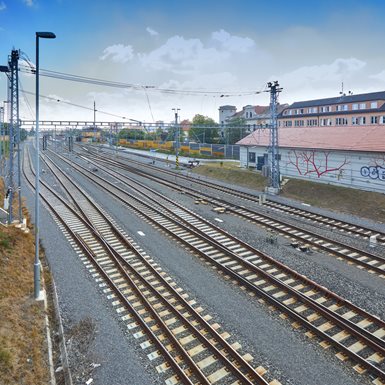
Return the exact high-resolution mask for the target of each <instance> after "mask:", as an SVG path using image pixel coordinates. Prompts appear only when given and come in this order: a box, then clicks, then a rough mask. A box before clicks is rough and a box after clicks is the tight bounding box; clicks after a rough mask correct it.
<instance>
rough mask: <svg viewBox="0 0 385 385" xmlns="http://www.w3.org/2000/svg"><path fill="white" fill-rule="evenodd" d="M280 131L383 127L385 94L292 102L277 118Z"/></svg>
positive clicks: (383, 92)
mask: <svg viewBox="0 0 385 385" xmlns="http://www.w3.org/2000/svg"><path fill="white" fill-rule="evenodd" d="M278 122H279V126H280V127H330V126H336V127H338V126H365V125H373V124H385V91H381V92H372V93H368V94H359V95H341V96H339V97H335V98H326V99H317V100H307V101H302V102H295V103H293V104H291V105H290V106H287V107H286V108H285V109H283V111H282V112H281V113H280V114H279V116H278Z"/></svg>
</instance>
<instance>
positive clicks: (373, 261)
mask: <svg viewBox="0 0 385 385" xmlns="http://www.w3.org/2000/svg"><path fill="white" fill-rule="evenodd" d="M80 156H81V157H83V158H84V159H85V160H86V161H87V162H90V163H92V164H94V165H95V166H96V167H99V168H100V167H102V168H103V166H101V164H100V163H96V162H95V161H94V160H93V159H91V158H89V157H85V156H84V155H80ZM99 162H102V163H103V164H104V165H109V166H111V165H112V166H114V165H116V162H114V161H112V160H110V161H108V160H105V159H103V160H102V159H99ZM118 167H123V168H124V170H126V171H129V172H131V173H135V174H137V175H140V176H143V177H145V178H148V179H151V180H153V181H155V182H157V183H160V184H163V185H166V186H167V187H169V188H171V189H174V190H175V189H176V190H179V191H181V192H183V193H184V194H186V195H188V196H191V197H192V198H194V199H197V200H198V201H197V203H198V202H199V200H200V201H201V202H202V200H203V201H204V202H205V203H210V204H212V205H213V206H214V207H218V208H222V209H224V210H226V211H227V212H229V213H231V214H234V215H237V216H239V217H241V218H243V219H245V220H247V221H249V222H252V223H255V224H257V225H259V226H262V227H264V228H267V229H269V230H271V231H274V232H276V233H279V234H281V235H283V236H284V237H286V238H288V239H290V241H291V244H292V245H293V246H294V247H296V248H298V249H303V250H308V249H310V248H311V249H312V250H315V251H323V252H326V253H328V254H329V255H334V256H336V257H337V258H339V259H342V260H346V261H348V263H353V264H355V265H357V266H358V267H360V268H365V269H366V270H367V271H368V272H370V273H375V274H377V275H379V276H380V277H382V278H385V257H384V256H382V255H378V254H376V253H374V252H370V251H368V250H365V249H360V248H358V247H354V246H353V245H351V243H349V242H348V241H345V242H342V241H336V240H335V239H333V238H331V237H327V236H321V235H319V234H317V232H315V231H310V230H309V229H307V228H305V227H304V226H300V225H294V224H293V223H291V222H289V221H287V220H285V219H281V218H279V219H278V218H274V217H272V216H271V215H267V214H264V213H261V212H259V211H256V210H254V209H251V208H246V207H244V206H240V205H236V204H233V203H231V202H229V201H226V200H224V199H220V198H218V197H212V196H211V195H210V194H207V193H204V192H201V191H199V190H196V189H194V188H192V187H188V188H186V187H181V186H178V185H176V184H175V183H174V182H168V181H165V180H163V179H161V178H159V177H155V176H153V175H149V174H148V173H145V172H142V171H140V170H137V169H135V168H132V167H130V166H121V165H120V164H119V163H118ZM104 171H106V172H110V171H109V170H106V169H105V168H104ZM115 176H116V177H118V178H127V176H126V175H124V174H122V173H119V172H117V171H115Z"/></svg>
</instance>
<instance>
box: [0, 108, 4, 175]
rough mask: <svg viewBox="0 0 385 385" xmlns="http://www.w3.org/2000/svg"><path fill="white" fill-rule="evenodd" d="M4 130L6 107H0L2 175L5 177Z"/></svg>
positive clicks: (0, 165) (0, 170)
mask: <svg viewBox="0 0 385 385" xmlns="http://www.w3.org/2000/svg"><path fill="white" fill-rule="evenodd" d="M3 129H4V107H0V175H3V143H4V138H3ZM4 155H5V154H4Z"/></svg>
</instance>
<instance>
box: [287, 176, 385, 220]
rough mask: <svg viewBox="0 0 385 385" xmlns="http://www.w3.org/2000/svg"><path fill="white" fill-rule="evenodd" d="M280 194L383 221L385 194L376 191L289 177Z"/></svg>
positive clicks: (384, 215) (314, 204)
mask: <svg viewBox="0 0 385 385" xmlns="http://www.w3.org/2000/svg"><path fill="white" fill-rule="evenodd" d="M281 195H282V196H285V197H287V198H292V199H296V200H300V201H302V202H305V203H309V204H311V205H313V206H317V207H323V208H327V209H330V210H334V211H338V212H343V213H348V214H352V215H357V216H359V217H364V218H368V219H372V220H375V221H378V222H384V218H385V194H380V193H376V192H370V191H362V190H356V189H352V188H348V187H340V186H334V185H328V184H322V183H316V182H309V181H304V180H299V179H291V180H289V182H288V183H287V184H286V185H285V186H284V187H283V191H282V194H281Z"/></svg>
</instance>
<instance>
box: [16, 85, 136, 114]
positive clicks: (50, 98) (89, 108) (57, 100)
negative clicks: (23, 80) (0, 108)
mask: <svg viewBox="0 0 385 385" xmlns="http://www.w3.org/2000/svg"><path fill="white" fill-rule="evenodd" d="M22 92H23V93H24V94H28V95H36V94H35V93H34V92H30V91H25V90H22ZM40 97H42V98H45V99H48V100H53V101H55V102H60V103H64V104H68V105H70V106H74V107H78V108H83V109H85V110H89V111H94V108H93V107H92V108H91V107H87V106H82V105H80V104H75V103H71V102H67V101H65V100H62V99H58V98H54V97H52V96H45V95H41V94H40ZM98 112H99V113H101V114H104V115H109V116H114V117H115V118H120V119H129V118H127V117H126V116H121V115H116V114H112V113H111V112H106V111H101V110H98Z"/></svg>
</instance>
